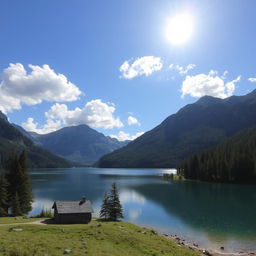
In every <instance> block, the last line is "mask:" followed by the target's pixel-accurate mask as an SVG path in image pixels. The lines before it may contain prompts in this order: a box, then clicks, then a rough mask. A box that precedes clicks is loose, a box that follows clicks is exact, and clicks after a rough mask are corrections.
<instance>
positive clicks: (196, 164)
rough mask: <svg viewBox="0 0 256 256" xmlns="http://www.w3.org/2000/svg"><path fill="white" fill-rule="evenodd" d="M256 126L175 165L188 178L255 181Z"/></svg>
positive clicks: (216, 180)
mask: <svg viewBox="0 0 256 256" xmlns="http://www.w3.org/2000/svg"><path fill="white" fill-rule="evenodd" d="M255 167H256V127H253V128H248V129H245V130H243V131H241V132H239V133H238V134H236V135H234V136H232V137H231V138H229V139H227V140H226V141H225V142H224V143H221V144H220V145H218V146H216V147H214V148H212V149H209V150H206V151H203V152H202V153H200V154H196V155H193V156H191V157H189V158H188V159H186V160H184V161H183V162H182V163H180V164H179V165H178V168H177V169H178V173H179V174H181V175H183V176H184V177H185V178H187V179H195V180H203V181H215V182H232V183H252V184H256V168H255Z"/></svg>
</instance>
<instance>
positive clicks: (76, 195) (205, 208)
mask: <svg viewBox="0 0 256 256" xmlns="http://www.w3.org/2000/svg"><path fill="white" fill-rule="evenodd" d="M173 171H174V170H167V169H147V170H146V169H145V170H144V169H98V168H72V169H35V170H31V171H30V174H31V178H32V185H33V194H34V203H33V210H32V212H31V213H30V214H31V215H32V214H35V213H38V212H40V211H41V209H42V208H43V207H44V208H47V209H49V208H51V206H52V204H53V201H54V200H80V199H81V197H83V196H85V197H86V198H88V199H90V200H91V201H92V204H93V209H94V216H95V217H98V215H99V210H100V206H101V203H102V198H103V195H104V193H105V192H107V191H109V190H110V188H111V184H112V183H113V182H116V184H117V186H118V188H119V192H120V200H121V203H122V206H123V208H124V216H125V218H124V220H125V221H129V222H132V223H135V224H138V225H141V226H146V227H152V228H154V229H155V230H157V231H159V232H160V233H168V234H176V235H178V236H180V237H182V238H184V239H186V241H188V242H195V243H197V244H199V245H200V246H202V247H205V248H209V249H213V250H217V251H219V248H220V246H224V247H225V252H234V251H235V252H239V251H251V250H253V251H255V250H256V186H249V185H233V184H216V183H206V182H205V183H204V182H195V181H173V182H170V181H165V180H163V178H162V177H161V176H162V175H163V173H170V172H173Z"/></svg>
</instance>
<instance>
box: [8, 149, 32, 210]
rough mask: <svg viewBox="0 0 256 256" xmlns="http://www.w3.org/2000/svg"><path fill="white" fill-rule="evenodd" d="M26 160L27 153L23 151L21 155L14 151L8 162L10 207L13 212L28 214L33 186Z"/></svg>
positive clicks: (30, 207)
mask: <svg viewBox="0 0 256 256" xmlns="http://www.w3.org/2000/svg"><path fill="white" fill-rule="evenodd" d="M26 161H27V157H26V153H25V152H24V151H23V152H22V153H21V155H20V156H18V155H17V154H16V153H12V154H11V156H10V158H9V161H8V164H7V171H8V173H7V176H6V177H7V180H8V183H9V186H8V194H9V198H8V199H9V202H10V204H9V207H10V208H11V210H12V213H13V211H15V215H16V214H17V213H19V214H21V215H23V214H27V213H28V212H29V211H31V209H32V201H33V199H32V187H31V182H30V178H29V176H28V173H27V164H26ZM13 214H14V213H13Z"/></svg>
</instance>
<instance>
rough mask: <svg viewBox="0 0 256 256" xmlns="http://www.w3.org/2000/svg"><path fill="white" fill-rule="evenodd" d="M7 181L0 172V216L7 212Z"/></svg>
mask: <svg viewBox="0 0 256 256" xmlns="http://www.w3.org/2000/svg"><path fill="white" fill-rule="evenodd" d="M7 187H8V183H7V180H6V179H5V177H4V175H2V174H0V217H3V216H6V215H7V214H8V205H7V201H8V192H7Z"/></svg>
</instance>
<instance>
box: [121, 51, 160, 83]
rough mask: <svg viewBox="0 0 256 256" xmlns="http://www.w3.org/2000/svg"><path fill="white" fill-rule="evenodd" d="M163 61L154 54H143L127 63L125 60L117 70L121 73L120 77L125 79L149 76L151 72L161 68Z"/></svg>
mask: <svg viewBox="0 0 256 256" xmlns="http://www.w3.org/2000/svg"><path fill="white" fill-rule="evenodd" d="M162 67H163V62H162V60H161V58H159V57H154V56H144V57H141V58H138V59H136V60H135V61H134V62H132V63H129V61H125V62H124V63H123V64H122V65H121V67H120V68H119V71H120V72H121V73H122V75H121V77H122V78H125V79H132V78H134V77H137V76H142V75H145V76H150V75H151V74H152V73H153V72H155V71H158V70H161V69H162Z"/></svg>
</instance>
